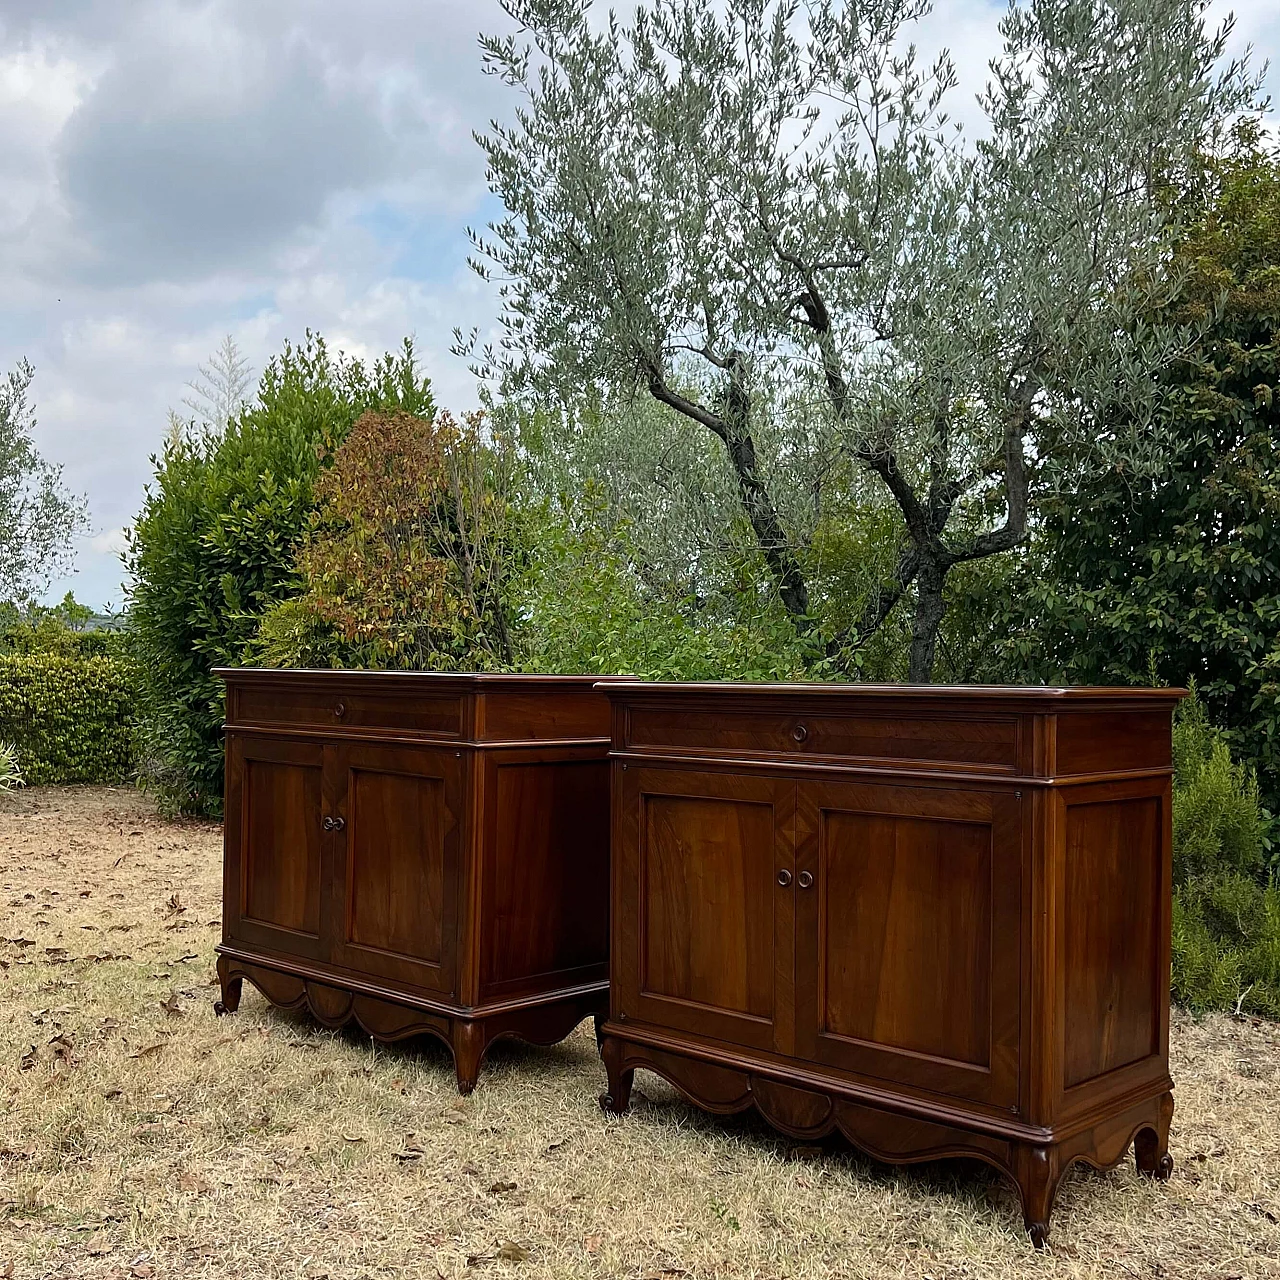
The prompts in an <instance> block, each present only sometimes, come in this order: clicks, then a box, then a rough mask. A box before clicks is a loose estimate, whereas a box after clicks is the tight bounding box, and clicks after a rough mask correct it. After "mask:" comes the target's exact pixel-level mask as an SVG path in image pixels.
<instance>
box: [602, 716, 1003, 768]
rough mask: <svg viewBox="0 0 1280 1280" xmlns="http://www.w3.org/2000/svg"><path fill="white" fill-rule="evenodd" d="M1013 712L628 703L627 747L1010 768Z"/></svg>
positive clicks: (665, 750) (676, 751)
mask: <svg viewBox="0 0 1280 1280" xmlns="http://www.w3.org/2000/svg"><path fill="white" fill-rule="evenodd" d="M1018 731H1019V721H1018V719H1017V717H1016V716H964V717H959V716H957V717H948V716H901V715H891V714H875V713H869V712H851V713H849V714H845V715H833V714H831V713H830V712H822V711H818V712H814V713H813V714H810V713H808V712H806V711H804V710H793V709H790V708H788V709H785V710H783V709H779V710H778V711H777V712H770V711H728V710H726V711H718V710H716V711H713V710H690V709H687V708H684V707H680V706H676V705H672V706H670V707H663V706H656V707H655V706H644V707H632V708H630V710H629V713H628V716H627V726H626V739H627V747H628V748H630V749H632V750H636V751H646V750H657V751H662V752H664V753H671V754H683V753H688V754H690V755H704V754H711V753H715V754H717V755H736V756H751V755H757V754H758V755H767V756H778V755H785V756H794V757H799V758H812V757H835V758H839V759H842V760H850V761H857V762H860V763H868V764H888V763H892V764H902V763H911V764H915V765H918V766H922V767H925V768H937V769H944V768H947V767H948V766H958V765H962V766H964V767H965V768H966V769H981V770H986V771H989V772H992V773H1015V772H1016V771H1017V768H1018V759H1019V732H1018Z"/></svg>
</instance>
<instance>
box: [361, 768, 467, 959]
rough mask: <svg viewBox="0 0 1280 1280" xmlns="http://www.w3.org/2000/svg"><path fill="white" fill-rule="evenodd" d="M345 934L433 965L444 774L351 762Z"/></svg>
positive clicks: (438, 934) (439, 918)
mask: <svg viewBox="0 0 1280 1280" xmlns="http://www.w3.org/2000/svg"><path fill="white" fill-rule="evenodd" d="M348 785H349V792H348V796H349V800H348V804H349V813H350V819H349V821H350V824H351V835H350V840H349V846H348V848H349V857H350V862H349V874H350V886H349V890H348V892H349V911H350V915H349V920H350V941H351V942H352V943H354V944H355V945H356V946H360V947H374V948H376V949H378V950H381V951H387V952H391V953H393V954H398V955H405V956H412V957H413V958H414V959H415V960H424V961H426V962H427V963H428V964H432V965H438V964H439V963H440V959H441V955H442V953H443V949H444V940H443V936H442V935H443V928H444V911H443V909H444V836H445V830H444V828H445V819H446V809H445V801H444V779H443V778H424V777H419V776H417V775H413V774H396V773H386V772H383V771H381V770H377V771H374V770H370V769H358V768H356V769H352V770H351V774H350V778H349V784H348Z"/></svg>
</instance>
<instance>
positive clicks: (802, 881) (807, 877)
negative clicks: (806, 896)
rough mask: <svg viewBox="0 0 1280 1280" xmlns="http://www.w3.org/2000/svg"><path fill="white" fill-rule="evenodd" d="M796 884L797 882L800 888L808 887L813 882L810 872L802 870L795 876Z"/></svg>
mask: <svg viewBox="0 0 1280 1280" xmlns="http://www.w3.org/2000/svg"><path fill="white" fill-rule="evenodd" d="M796 884H798V885H799V886H800V887H801V888H802V889H808V888H809V887H810V886H811V885H812V884H813V876H812V874H811V873H810V872H808V871H802V872H801V873H800V874H799V875H798V876H796Z"/></svg>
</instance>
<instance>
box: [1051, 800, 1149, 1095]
mask: <svg viewBox="0 0 1280 1280" xmlns="http://www.w3.org/2000/svg"><path fill="white" fill-rule="evenodd" d="M1169 792H1170V784H1169V779H1168V778H1167V777H1158V778H1151V779H1133V780H1128V781H1118V782H1112V783H1098V784H1094V785H1090V786H1082V787H1069V788H1064V789H1063V790H1061V791H1059V792H1058V797H1059V804H1060V817H1059V820H1060V824H1061V844H1060V854H1061V863H1060V866H1059V873H1058V893H1057V899H1058V949H1057V959H1058V966H1057V968H1058V983H1057V988H1058V990H1057V998H1058V1001H1059V1004H1060V1014H1059V1025H1060V1026H1061V1028H1062V1054H1061V1060H1060V1073H1061V1077H1060V1078H1061V1089H1062V1095H1061V1096H1062V1097H1063V1099H1064V1108H1065V1112H1066V1113H1071V1112H1074V1111H1075V1110H1077V1109H1084V1108H1088V1107H1089V1106H1091V1105H1093V1104H1094V1102H1095V1101H1096V1100H1097V1099H1099V1098H1100V1097H1102V1096H1103V1095H1109V1094H1111V1093H1112V1092H1113V1091H1114V1092H1120V1091H1122V1090H1124V1089H1127V1088H1135V1087H1140V1086H1141V1085H1143V1083H1144V1082H1148V1081H1150V1082H1151V1083H1156V1082H1160V1081H1163V1080H1164V1079H1165V1078H1166V1077H1167V1070H1168V1068H1167V1055H1168V1008H1169V953H1170V924H1171V922H1170V918H1169V906H1168V904H1169V897H1170V891H1171V886H1170V878H1171V849H1170V813H1169V808H1170V797H1169Z"/></svg>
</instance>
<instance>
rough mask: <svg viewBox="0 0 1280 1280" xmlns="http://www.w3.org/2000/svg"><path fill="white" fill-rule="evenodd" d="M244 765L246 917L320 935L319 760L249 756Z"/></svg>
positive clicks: (279, 926)
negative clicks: (284, 759) (291, 759)
mask: <svg viewBox="0 0 1280 1280" xmlns="http://www.w3.org/2000/svg"><path fill="white" fill-rule="evenodd" d="M243 768H244V773H243V784H242V785H243V787H244V792H243V794H244V809H243V822H244V833H245V840H244V899H243V908H242V910H243V914H244V917H245V918H246V919H248V920H250V921H255V922H257V923H260V924H267V925H272V926H275V927H276V928H280V929H289V930H293V931H295V932H298V933H305V934H310V935H312V936H318V935H319V932H320V780H321V768H320V763H319V760H318V759H317V761H316V763H315V764H314V765H306V764H299V763H293V762H288V761H283V760H261V759H254V758H249V759H246V760H245V761H244V765H243Z"/></svg>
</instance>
